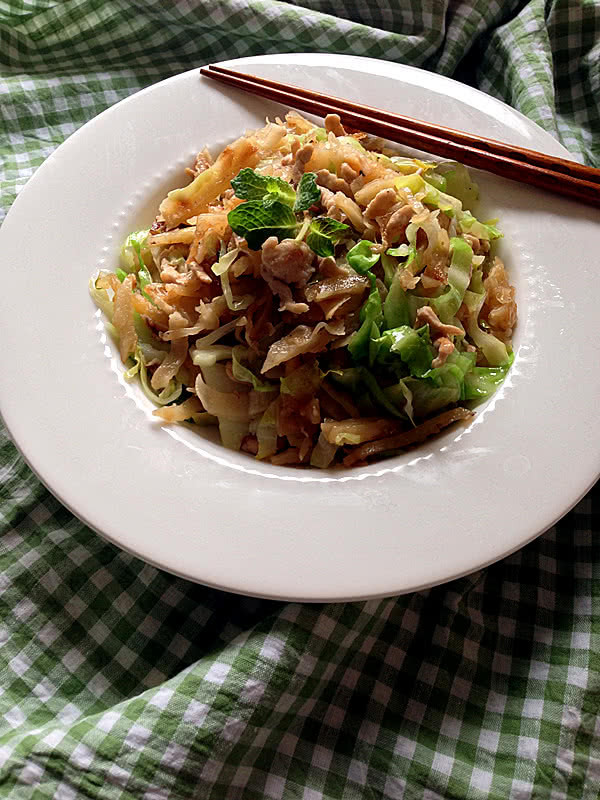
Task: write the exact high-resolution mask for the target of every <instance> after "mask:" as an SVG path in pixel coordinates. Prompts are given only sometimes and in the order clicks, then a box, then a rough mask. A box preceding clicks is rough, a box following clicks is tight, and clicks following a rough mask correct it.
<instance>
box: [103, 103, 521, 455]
mask: <svg viewBox="0 0 600 800" xmlns="http://www.w3.org/2000/svg"><path fill="white" fill-rule="evenodd" d="M188 173H189V174H190V177H191V181H190V182H189V184H188V185H187V186H185V187H184V188H181V189H175V190H174V191H171V192H170V193H169V194H168V196H167V197H166V199H165V200H163V202H162V203H161V204H160V207H159V209H158V214H157V216H156V218H155V220H154V223H153V224H152V226H151V227H150V229H149V230H141V231H136V232H134V233H132V234H130V236H129V237H128V238H127V240H126V242H125V244H124V245H123V248H122V250H121V266H120V268H119V269H117V270H116V271H115V272H108V271H102V272H100V273H99V274H98V275H96V276H95V277H94V278H93V279H92V282H91V285H90V290H91V293H92V296H93V298H94V300H95V302H96V303H97V304H98V306H99V307H100V308H101V309H102V311H103V312H104V314H105V316H106V318H107V321H106V327H107V329H108V331H109V332H110V334H111V335H112V336H113V337H114V339H115V340H116V341H117V342H118V347H119V351H120V355H121V359H122V361H123V363H124V365H125V370H126V372H125V376H126V378H127V379H128V380H139V382H140V385H141V388H142V389H143V391H144V392H145V394H146V395H147V396H148V397H149V398H151V400H152V401H153V402H154V403H155V404H156V405H157V409H156V410H155V411H154V414H155V415H156V416H157V417H158V418H160V420H162V421H163V422H167V423H177V422H180V423H181V422H186V423H193V424H194V425H197V426H198V425H215V426H218V429H219V433H220V438H221V441H222V443H223V445H225V446H226V447H229V448H232V449H234V450H242V451H245V452H247V453H249V454H252V455H253V456H254V457H256V458H257V459H261V460H264V461H267V462H270V463H272V464H280V465H282V464H286V465H310V466H312V467H331V466H335V465H342V466H345V467H352V466H364V465H365V464H367V463H369V461H370V460H372V459H377V458H381V457H383V456H389V455H393V454H396V453H398V452H401V451H403V450H404V449H406V448H408V447H410V446H412V445H415V444H417V443H419V442H422V441H423V440H425V439H426V438H428V437H430V436H433V435H436V434H438V433H439V432H440V431H441V430H442V429H443V428H445V427H446V426H448V425H450V424H452V423H455V422H458V421H459V420H467V419H468V418H470V417H471V416H472V414H473V411H472V410H471V409H472V408H473V407H474V406H475V405H476V403H477V402H480V401H482V400H484V399H486V398H488V397H490V396H491V395H492V394H493V392H494V391H495V390H496V388H497V387H498V386H499V385H500V383H502V381H503V379H504V377H505V376H506V373H507V371H508V369H509V367H510V365H511V363H512V347H511V337H512V333H513V328H514V326H515V323H516V317H517V309H516V303H515V290H514V288H513V287H512V286H511V284H510V281H509V277H508V275H507V272H506V269H505V267H504V265H503V263H502V261H500V259H499V258H498V257H497V256H496V255H495V253H494V244H495V240H496V239H498V238H499V237H500V236H501V233H500V231H499V230H498V228H497V227H496V224H495V221H486V222H483V221H480V220H479V219H477V218H476V217H475V216H474V215H473V213H472V212H473V210H474V209H475V202H476V200H477V193H478V190H477V186H476V185H475V184H474V183H473V182H472V180H471V178H470V176H469V174H468V172H467V170H466V169H465V167H464V166H462V165H461V164H457V163H456V162H447V161H446V162H444V161H442V162H433V161H423V160H420V159H414V158H408V157H404V156H400V155H398V154H397V153H394V151H391V150H389V149H387V148H386V146H385V143H384V142H383V141H381V140H377V139H374V138H373V137H370V136H368V135H366V134H363V133H360V132H352V133H350V132H347V131H345V130H344V128H343V127H342V125H341V123H340V119H339V117H337V116H336V115H333V114H332V115H329V116H328V117H327V118H326V119H325V127H324V128H322V127H315V125H314V124H313V123H311V122H309V121H308V120H306V119H304V118H303V117H301V116H299V115H298V114H297V113H295V112H290V113H288V114H287V115H286V117H285V120H283V121H282V120H280V119H276V120H275V121H274V122H268V123H267V124H266V126H265V127H263V128H261V129H260V130H256V131H249V132H247V133H246V134H245V135H244V136H242V137H241V138H240V139H238V140H237V141H235V142H234V143H233V144H230V145H229V146H227V147H226V148H225V149H224V150H223V152H222V153H221V154H220V155H219V156H218V157H217V158H216V159H214V160H213V158H212V157H211V155H210V153H209V152H208V151H207V150H203V151H202V152H201V153H199V154H198V156H197V158H196V161H195V163H194V165H193V166H192V167H191V168H190V169H188Z"/></svg>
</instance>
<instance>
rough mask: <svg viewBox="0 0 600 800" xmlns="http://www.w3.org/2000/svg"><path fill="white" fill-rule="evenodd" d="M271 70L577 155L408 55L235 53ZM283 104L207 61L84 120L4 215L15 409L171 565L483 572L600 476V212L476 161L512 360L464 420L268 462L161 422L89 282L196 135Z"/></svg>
mask: <svg viewBox="0 0 600 800" xmlns="http://www.w3.org/2000/svg"><path fill="white" fill-rule="evenodd" d="M235 63H236V65H237V66H238V67H240V68H243V67H248V68H250V67H251V69H252V71H254V72H256V73H259V74H261V75H264V76H271V77H274V78H276V79H279V80H284V81H289V82H291V83H298V84H304V85H306V86H310V87H311V88H314V89H317V90H321V91H329V92H332V93H334V94H337V95H340V96H346V97H348V98H351V99H354V100H359V101H360V100H363V101H364V100H367V101H368V102H369V103H371V104H373V105H376V106H380V107H382V108H388V109H390V110H398V111H401V112H405V113H409V114H411V115H413V116H416V117H420V118H423V119H427V120H431V121H432V122H439V123H442V124H444V125H448V126H451V127H456V128H462V129H465V130H469V131H471V132H474V133H480V134H482V135H486V136H492V137H494V138H498V139H504V140H506V141H509V142H512V143H514V144H518V145H519V144H520V145H525V146H528V147H532V148H535V149H539V150H544V151H546V152H548V153H553V154H556V155H563V156H565V155H568V154H567V153H566V151H565V150H564V149H563V148H562V147H561V146H560V145H558V144H557V143H556V142H555V141H554V140H553V139H552V138H551V137H550V136H549V135H548V134H546V133H544V132H543V131H542V130H540V129H539V128H538V127H537V126H535V125H534V124H533V123H531V122H530V121H528V120H527V119H526V118H524V117H523V116H521V115H520V114H518V113H516V112H515V111H513V110H512V109H510V108H509V107H507V106H505V105H504V104H502V103H500V102H497V101H496V100H493V99H491V98H490V97H487V96H486V95H484V94H481V93H479V92H477V91H475V90H473V89H471V88H469V87H467V86H463V85H461V84H459V83H455V82H454V81H451V80H448V79H446V78H442V77H439V76H436V75H433V74H431V73H428V72H423V71H421V70H416V69H413V68H409V67H404V66H400V65H397V64H388V63H384V62H381V61H373V60H370V59H363V58H354V57H349V56H335V55H316V54H315V55H306V54H304V55H295V56H294V55H285V56H267V57H259V58H251V59H243V60H240V61H237V62H235ZM281 111H282V109H281V108H280V107H277V106H275V105H273V104H268V103H264V102H263V101H260V100H258V99H255V98H251V97H248V96H244V95H243V94H240V93H238V92H235V91H230V90H227V89H224V88H223V87H221V86H219V85H218V84H215V83H212V82H209V81H207V80H205V79H202V78H200V76H199V75H198V72H197V70H193V71H191V72H188V73H185V74H183V75H179V76H177V77H174V78H171V79H170V80H167V81H164V82H162V83H159V84H157V85H156V86H152V87H150V88H148V89H146V90H144V91H142V92H139V93H138V94H136V95H134V96H133V97H130V98H128V99H127V100H125V101H123V102H121V103H119V104H117V105H116V106H114V107H113V108H111V109H109V110H108V111H106V112H104V113H103V114H101V115H100V116H99V117H97V118H96V119H94V120H92V121H91V122H89V123H88V124H87V125H85V126H84V127H83V128H82V129H81V130H79V131H78V132H77V133H75V134H74V135H73V136H71V137H70V138H69V139H68V141H67V142H65V143H64V144H63V145H62V146H61V147H59V148H58V150H57V151H56V152H55V153H54V154H53V155H52V156H51V157H50V158H49V159H48V160H47V161H46V163H45V164H44V165H43V166H42V167H41V168H40V169H39V170H38V171H37V173H36V174H35V175H34V177H33V178H32V179H31V181H30V182H29V183H28V184H27V186H26V187H25V188H24V189H23V191H22V192H21V194H20V195H19V198H18V200H17V201H16V203H15V204H14V206H13V208H12V209H11V211H10V213H9V215H8V217H7V219H6V221H5V224H4V226H3V228H2V231H1V232H0V258H1V260H2V275H3V287H2V288H3V291H2V292H1V294H0V329H1V334H2V349H1V351H0V361H1V368H0V375H1V376H2V382H1V384H0V408H1V410H2V414H3V417H4V420H5V422H6V424H7V425H8V428H9V430H10V432H11V434H12V436H13V438H14V440H15V441H16V443H17V444H18V446H19V448H20V449H21V451H22V453H23V455H24V456H25V458H26V459H27V461H28V462H29V464H30V465H31V467H32V468H33V469H34V470H35V471H36V472H37V474H38V475H39V476H40V478H41V479H42V480H43V481H44V482H45V484H46V485H47V486H48V487H49V489H50V490H51V491H52V492H53V493H54V494H55V495H56V496H57V497H58V498H59V499H60V500H61V501H62V502H63V503H64V504H65V505H66V506H68V507H69V508H70V509H71V510H72V511H73V512H74V513H75V514H77V516H79V517H80V518H81V519H82V520H83V521H84V522H86V523H87V524H88V525H90V526H91V527H92V528H94V529H95V530H97V531H98V532H99V533H100V534H101V535H103V536H105V537H106V538H108V539H109V540H110V541H112V542H114V543H115V544H117V545H119V546H120V547H123V548H125V549H126V550H129V551H131V552H133V553H135V554H137V555H139V556H140V557H141V558H143V559H145V560H147V561H149V562H151V563H153V564H156V565H158V566H160V567H163V568H164V569H167V570H169V571H171V572H174V573H177V574H179V575H182V576H184V577H186V578H190V579H192V580H195V581H200V582H202V583H205V584H210V585H212V586H217V587H221V588H224V589H229V590H232V591H236V592H243V593H247V594H254V595H261V596H265V597H274V598H286V599H298V600H309V601H315V600H322V601H330V600H343V599H359V598H365V597H372V596H378V595H379V596H385V595H393V594H399V593H402V592H407V591H410V590H413V589H418V588H421V587H424V586H428V585H433V584H436V583H440V582H442V581H445V580H448V579H450V578H454V577H457V576H459V575H462V574H466V573H468V572H471V571H473V570H475V569H477V568H479V567H481V566H483V565H486V564H489V563H490V562H492V561H494V560H496V559H498V558H501V557H502V556H504V555H506V554H508V553H510V552H511V551H513V550H515V549H517V548H519V547H521V546H522V545H524V544H525V543H526V542H528V541H529V540H531V539H532V538H534V537H535V536H536V535H538V534H539V533H541V532H542V531H544V530H545V529H546V528H547V527H549V526H550V525H551V524H552V523H553V522H555V521H556V520H557V519H559V518H560V517H561V516H562V515H563V514H564V513H565V512H566V511H567V510H568V509H569V508H570V507H572V506H573V504H574V503H575V502H576V501H577V499H578V498H580V497H581V496H582V495H583V494H584V493H585V492H586V490H587V489H588V488H589V487H590V486H591V484H592V483H593V482H594V480H595V479H596V477H597V475H598V472H599V470H598V466H599V459H598V452H599V447H598V440H597V425H596V422H595V420H596V415H597V403H598V398H599V397H600V371H599V370H598V369H596V363H597V335H596V334H597V322H596V320H597V303H598V301H597V294H598V292H597V286H598V252H599V251H600V236H599V228H598V225H597V222H598V212H597V211H590V210H588V209H586V208H584V207H580V206H579V205H577V204H575V203H571V202H569V201H567V200H559V199H555V198H551V197H549V196H548V195H545V194H543V193H541V192H537V191H535V190H533V189H530V188H528V187H525V186H520V185H518V184H515V183H512V182H508V181H503V180H501V179H497V178H494V177H492V176H489V175H485V174H481V175H479V178H478V180H479V182H480V186H481V191H482V195H483V197H484V198H485V203H484V206H483V209H482V213H483V218H486V215H489V216H491V215H493V216H498V217H499V218H500V225H501V228H502V230H503V231H504V233H505V236H506V238H505V240H504V242H503V243H502V255H503V256H504V257H505V260H506V262H507V264H508V266H509V268H510V270H511V274H512V277H513V280H514V283H515V285H516V288H517V298H518V302H519V324H518V330H517V333H516V338H515V349H516V358H515V363H514V366H513V368H512V370H511V373H510V376H509V378H508V379H507V381H506V382H505V384H504V386H503V387H502V389H501V390H500V391H499V392H498V393H497V395H496V396H495V397H494V398H493V399H492V401H491V402H490V403H488V405H487V406H486V407H485V408H483V409H481V410H480V411H479V413H478V414H477V416H476V418H475V420H474V422H473V423H472V424H471V425H470V426H469V427H468V428H453V429H452V430H450V431H449V432H446V433H445V435H443V436H441V437H440V438H438V439H435V440H434V441H431V442H429V443H426V444H424V445H423V446H421V447H420V448H419V449H418V450H414V451H412V452H410V453H407V454H406V455H404V456H399V457H397V458H394V459H391V460H388V461H385V462H383V463H379V464H376V465H374V466H371V467H368V468H363V469H358V470H352V471H348V472H321V471H316V470H310V469H309V470H305V471H298V470H296V469H292V468H285V467H272V466H270V465H268V464H262V463H260V462H256V461H254V460H253V459H252V458H251V457H250V456H248V455H246V454H241V453H240V454H238V453H232V452H229V451H227V450H225V449H223V448H222V447H221V446H220V445H219V444H218V443H216V442H215V441H214V439H213V440H211V439H210V438H206V434H203V433H202V432H201V433H194V432H192V431H190V430H187V429H186V428H183V427H168V426H161V425H160V424H159V423H157V421H156V420H155V419H154V420H153V419H152V418H151V411H152V407H151V405H150V403H148V402H147V401H146V399H145V398H144V396H143V395H142V394H141V392H140V391H139V390H138V388H137V386H135V385H130V384H127V383H125V381H124V380H123V378H122V366H121V364H120V361H119V358H118V354H116V353H115V349H114V347H112V345H111V344H110V342H109V341H107V337H106V335H105V333H104V330H103V324H102V320H101V318H100V316H99V312H97V311H96V309H95V307H94V305H93V304H92V301H91V300H90V298H89V296H88V290H87V285H88V279H89V277H90V275H91V274H92V273H93V272H94V271H95V270H97V269H98V268H99V267H109V268H113V267H114V266H115V265H116V263H117V253H118V247H119V245H120V243H121V242H122V240H123V239H124V237H125V235H126V234H127V233H128V232H129V231H131V230H133V229H135V228H139V227H142V226H145V225H148V224H149V222H150V221H151V220H152V217H153V213H154V210H155V208H156V206H157V204H158V202H159V201H160V200H161V199H162V197H163V196H164V195H165V193H166V191H167V190H168V189H169V188H172V187H173V186H174V185H177V184H182V183H184V182H185V178H184V176H183V167H184V165H188V164H190V163H191V161H192V159H193V156H194V155H195V153H196V151H197V150H198V149H201V148H202V147H203V146H204V145H205V144H208V145H209V146H211V147H212V148H213V150H214V151H216V150H218V149H220V148H221V147H222V146H223V145H224V144H226V143H227V142H228V141H230V140H232V139H233V138H236V137H237V136H238V135H239V134H240V133H241V132H242V131H243V130H244V129H245V128H247V127H257V126H259V125H260V124H262V120H263V119H264V117H265V115H266V114H271V115H273V114H274V113H276V112H279V113H281Z"/></svg>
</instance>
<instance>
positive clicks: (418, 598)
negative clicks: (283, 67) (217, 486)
mask: <svg viewBox="0 0 600 800" xmlns="http://www.w3.org/2000/svg"><path fill="white" fill-rule="evenodd" d="M599 39H600V2H599V0H581V1H580V2H579V3H576V4H575V3H571V4H569V3H566V2H553V3H546V4H543V3H541V2H539V1H538V0H531V1H530V2H520V3H517V2H501V0H497V1H496V2H491V3H490V2H489V0H486V1H485V2H484V1H483V0H471V2H469V3H466V2H465V3H462V2H460V0H459V1H458V2H452V3H451V2H449V0H448V2H439V1H438V0H435V2H434V1H433V0H424V1H423V2H417V0H411V2H404V3H397V2H392V0H368V2H361V3H352V2H343V1H342V0H322V1H319V0H305V1H304V2H303V3H302V6H300V5H299V4H298V5H296V4H290V3H280V2H268V1H263V0H249V1H248V0H214V1H213V2H210V3H205V2H201V0H179V2H177V3H172V4H164V3H161V2H158V0H145V2H143V3H142V2H140V0H131V1H130V2H128V3H125V2H123V0H71V2H68V3H60V2H59V3H56V2H55V0H28V2H25V1H24V0H21V1H19V2H18V1H17V0H12V1H9V2H6V1H5V2H0V94H1V95H2V99H1V101H0V115H1V120H2V124H1V125H0V156H1V158H0V176H1V182H0V186H1V200H0V219H2V218H3V216H4V215H5V214H6V212H7V211H8V208H9V207H10V205H11V202H12V201H13V199H14V197H15V196H16V194H17V193H18V191H19V189H20V188H21V187H22V186H23V185H24V184H25V182H26V181H27V179H28V178H29V177H30V175H31V174H32V173H33V172H34V171H35V169H36V168H37V167H38V166H39V165H40V164H41V163H42V161H43V160H44V159H45V158H46V157H47V156H48V155H50V153H52V151H53V150H54V149H55V148H56V147H57V146H58V145H59V144H60V143H61V142H62V141H63V140H64V139H65V138H66V137H67V136H68V135H69V134H70V133H72V132H73V131H74V130H76V129H77V128H78V127H80V126H81V125H82V124H83V123H85V122H86V121H87V120H89V119H91V118H92V117H93V116H95V115H96V114H98V113H99V112H100V111H102V110H104V109H105V108H107V107H108V106H110V105H112V104H113V103H115V102H116V101H118V100H120V99H122V98H123V97H126V96H127V95H129V94H131V93H132V92H134V91H137V90H138V89H140V88H142V87H144V86H147V85H148V84H150V83H154V82H155V81H157V80H160V79H162V78H165V77H168V76H170V75H173V74H175V73H178V72H181V71H184V70H186V69H189V68H190V66H192V65H194V64H202V63H205V62H209V61H218V60H223V59H227V58H234V57H238V56H246V55H257V54H261V53H277V52H299V51H314V50H319V51H326V52H344V53H352V54H355V55H365V56H371V57H375V58H384V59H388V60H392V61H398V62H401V63H407V64H413V65H415V66H420V67H424V68H426V69H430V70H434V71H437V72H440V73H443V74H446V75H452V76H454V77H457V78H458V79H460V80H463V81H465V82H468V83H470V84H472V85H475V86H477V87H478V88H480V89H482V90H484V91H486V92H488V93H489V94H492V95H494V96H496V97H499V98H501V99H503V100H505V101H506V102H508V103H509V104H511V105H513V106H514V107H515V108H517V109H519V110H520V111H522V112H523V113H524V114H526V115H527V116H529V117H530V118H532V119H533V120H534V121H536V122H537V123H538V124H540V125H541V126H542V127H544V128H545V129H546V130H548V131H549V132H550V133H552V134H553V135H555V136H556V137H557V138H559V139H560V141H561V142H562V143H563V144H564V145H565V146H566V147H567V148H568V149H569V150H570V151H571V152H572V153H573V154H574V155H575V156H576V157H578V158H580V159H581V160H584V161H585V162H586V163H589V164H593V165H595V166H600V59H599V58H598V55H599V51H598V47H599V45H598V41H599ZM140 124H143V120H142V121H140ZM0 258H1V255H0ZM2 266H3V268H5V269H6V268H9V266H10V265H8V264H3V265H2ZM35 268H39V265H32V279H34V277H35V273H34V269H35ZM15 302H20V303H23V315H24V317H25V318H26V315H27V307H26V303H25V302H24V298H19V299H15ZM48 343H49V347H50V346H51V332H49V340H48ZM49 357H51V350H49ZM24 368H26V365H24ZM582 372H584V370H583V369H582ZM584 379H585V376H584V374H582V380H584ZM574 388H576V387H574ZM40 402H43V387H42V391H41V392H40ZM599 513H600V495H599V494H598V489H597V488H596V489H594V490H592V491H591V492H590V493H589V494H588V496H587V497H586V498H584V499H583V500H582V501H581V502H580V503H579V504H578V506H577V507H576V508H575V509H574V510H573V511H572V512H571V513H570V514H569V515H567V516H566V517H565V518H564V519H563V520H562V521H561V522H560V523H559V524H558V525H557V526H556V527H555V528H553V529H552V530H550V531H548V532H547V533H546V534H545V535H543V536H541V537H540V538H539V539H537V540H536V541H535V542H533V543H532V544H530V545H528V546H527V547H526V548H524V549H523V550H521V551H519V552H518V553H515V554H514V555H512V556H511V557H510V558H507V559H505V560H504V561H502V562H499V563H498V564H495V565H494V566H492V567H489V568H487V569H485V570H482V571H480V572H478V573H476V574H474V575H471V576H469V577H468V578H463V579H461V580H458V581H454V582H452V583H449V584H446V585H444V586H440V587H437V588H435V589H431V590H429V591H425V592H418V593H414V594H411V595H406V596H404V597H401V598H394V599H388V600H377V601H369V602H363V603H348V604H336V605H313V606H310V605H299V604H282V603H275V602H270V601H259V600H254V599H250V598H241V597H237V596H233V595H228V594H225V593H223V592H218V591H215V590H211V589H207V588H205V587H202V586H198V585H195V584H191V583H188V582H186V581H184V580H181V579H178V578H174V577H172V576H170V575H168V574H166V573H164V572H162V571H160V570H157V569H155V568H154V567H150V566H148V565H146V564H144V563H142V562H140V561H139V560H137V559H136V558H134V557H132V556H130V555H128V554H126V553H123V552H121V551H120V550H118V549H117V548H115V547H113V546H112V545H110V544H108V543H106V542H104V541H103V540H102V539H100V538H99V537H98V536H97V535H96V534H94V533H93V532H91V531H90V530H89V529H87V528H86V527H85V526H84V525H83V524H82V523H80V522H79V521H78V520H77V519H76V518H74V517H73V516H72V515H71V514H70V513H69V512H68V511H67V510H66V509H65V508H63V507H62V506H61V505H60V503H59V502H58V501H57V500H56V499H55V498H54V497H53V496H52V495H51V494H49V493H48V492H47V491H46V489H45V488H44V487H43V486H42V485H41V484H40V482H39V481H38V480H37V478H36V477H35V476H34V475H33V474H32V473H31V472H30V470H29V469H28V467H27V466H26V465H25V464H24V462H23V461H22V459H21V458H20V456H19V455H18V453H17V451H16V449H15V447H14V445H13V444H12V443H11V442H10V440H9V438H8V436H7V435H6V433H5V432H4V430H3V429H2V430H0V565H1V569H0V604H1V606H2V610H1V613H0V792H2V793H3V796H7V797H8V796H10V797H23V798H25V797H27V798H30V797H38V796H39V797H44V798H46V797H55V798H62V799H63V800H67V799H69V798H79V797H86V798H87V797H89V798H119V799H121V798H122V799H123V800H125V798H136V800H137V799H138V798H145V799H146V800H162V799H163V798H181V800H189V799H190V798H192V797H198V798H200V797H202V798H215V799H216V798H218V800H223V798H227V799H229V798H243V800H254V798H256V800H258V798H261V799H262V798H284V799H286V798H303V800H319V799H320V798H323V799H326V800H329V798H385V800H387V799H388V798H390V800H391V798H394V799H396V798H402V797H406V798H410V800H413V799H414V800H417V799H418V800H421V798H422V799H423V800H426V799H427V800H433V799H434V798H457V799H459V798H460V800H462V799H463V798H469V800H471V799H472V798H482V799H483V798H498V800H500V798H502V799H504V798H532V797H544V798H549V799H550V800H559V798H577V800H580V798H596V797H597V796H598V794H599V793H600V723H599V722H598V719H599V718H600V717H599V716H598V710H599V707H600V702H599V700H598V697H599V692H600V544H599V543H598V539H596V540H594V538H593V536H592V534H593V532H594V529H595V528H596V526H597V524H598V522H597V521H598V514H599Z"/></svg>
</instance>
